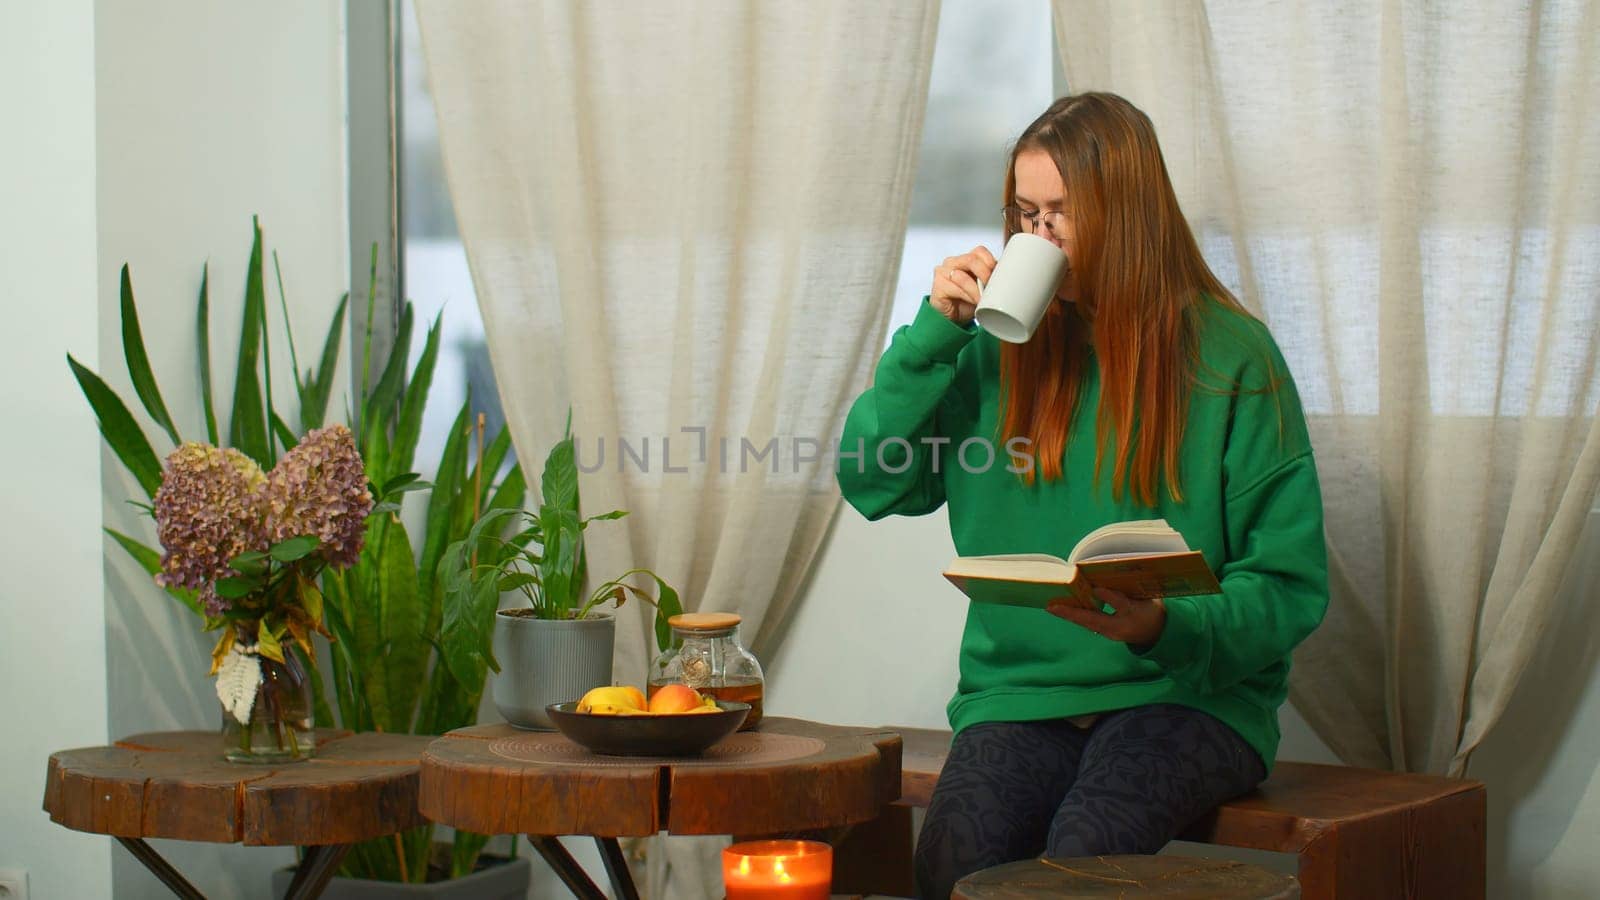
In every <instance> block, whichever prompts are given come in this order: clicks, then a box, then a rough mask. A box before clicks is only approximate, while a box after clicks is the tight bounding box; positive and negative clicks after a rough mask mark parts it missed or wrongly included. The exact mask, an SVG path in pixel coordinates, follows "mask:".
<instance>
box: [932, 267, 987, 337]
mask: <svg viewBox="0 0 1600 900" xmlns="http://www.w3.org/2000/svg"><path fill="white" fill-rule="evenodd" d="M994 267H995V258H994V254H993V253H990V252H989V249H988V248H987V247H974V248H972V250H970V251H968V252H966V253H963V254H961V255H960V256H952V257H950V258H949V259H946V260H945V261H944V262H943V263H942V264H940V265H939V266H937V267H936V268H934V270H933V289H932V290H931V291H929V292H928V302H929V303H930V304H932V306H933V308H934V309H936V310H938V311H939V314H940V315H942V316H944V317H945V318H946V319H949V320H950V321H952V322H954V323H956V324H957V325H960V326H961V327H963V328H965V327H967V325H969V324H971V322H972V316H973V313H974V312H975V311H976V310H977V308H978V301H979V299H981V298H982V296H983V289H982V288H981V287H980V286H979V282H987V281H988V280H989V276H991V275H993V274H994Z"/></svg>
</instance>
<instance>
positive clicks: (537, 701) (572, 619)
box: [439, 415, 683, 730]
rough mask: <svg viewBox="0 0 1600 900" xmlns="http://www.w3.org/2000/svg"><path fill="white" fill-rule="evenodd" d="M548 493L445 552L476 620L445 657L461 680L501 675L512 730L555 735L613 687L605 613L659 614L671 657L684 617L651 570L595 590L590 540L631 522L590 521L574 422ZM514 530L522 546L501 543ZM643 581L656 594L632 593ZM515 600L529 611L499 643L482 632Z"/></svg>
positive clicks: (502, 627) (517, 614)
mask: <svg viewBox="0 0 1600 900" xmlns="http://www.w3.org/2000/svg"><path fill="white" fill-rule="evenodd" d="M540 487H541V489H542V497H541V502H540V504H539V508H538V510H536V511H528V510H522V509H497V510H492V511H490V512H488V513H486V514H485V515H484V516H482V517H481V518H479V519H478V521H477V522H476V523H475V524H474V525H473V528H472V530H471V532H469V533H468V535H467V537H466V539H464V540H462V541H458V542H456V543H455V544H452V545H451V546H450V549H449V550H447V551H446V552H445V555H444V559H443V561H442V562H441V563H440V566H439V573H440V577H441V578H442V579H443V580H444V582H445V594H446V596H449V597H452V598H458V599H457V601H456V602H454V603H452V604H451V606H452V607H453V608H455V609H461V610H473V611H474V614H473V615H471V616H470V617H467V618H464V619H463V620H461V621H460V622H457V623H452V622H446V623H445V631H444V634H443V642H444V653H445V659H446V661H447V662H448V663H449V665H450V666H451V669H452V671H457V670H458V669H459V671H458V676H460V677H467V678H471V677H481V675H482V673H483V672H484V669H485V668H491V669H493V670H494V671H495V672H496V673H497V674H496V676H495V679H494V683H493V691H494V694H493V696H494V704H495V707H496V708H497V709H498V710H499V711H500V714H501V715H502V716H504V717H505V719H506V721H507V722H510V723H511V724H512V725H515V726H517V727H519V728H529V729H540V730H548V729H550V728H552V727H553V725H552V724H551V722H550V717H549V715H548V714H547V713H546V711H545V707H547V706H548V705H550V704H552V703H561V702H565V701H568V700H576V699H578V698H579V697H581V696H583V694H584V693H585V692H586V691H588V690H589V689H590V688H594V687H599V686H601V685H606V684H610V683H611V658H612V647H613V645H614V643H615V636H616V619H615V618H614V617H612V616H611V615H609V614H607V613H602V612H598V611H597V610H598V608H599V607H600V606H601V605H602V604H605V603H608V602H609V603H615V604H616V605H617V606H621V605H622V604H623V603H625V602H626V601H627V599H628V597H629V596H630V595H632V596H634V597H637V598H638V599H639V600H641V601H642V602H645V603H649V604H651V605H652V606H654V607H655V608H656V616H655V634H656V643H657V645H658V646H659V647H663V648H664V647H666V646H667V645H669V644H670V643H671V641H672V630H671V628H670V627H669V626H668V625H667V620H668V619H669V618H671V617H672V616H675V615H677V614H679V613H681V612H682V611H683V608H682V606H681V604H680V603H679V600H678V593H677V591H675V590H673V588H672V587H671V586H670V585H668V584H667V583H666V582H665V581H664V580H662V579H661V577H660V576H659V575H656V574H655V573H654V572H652V571H650V570H649V569H630V570H628V571H626V572H623V573H622V574H620V575H618V576H616V577H615V578H612V579H610V580H608V581H606V582H604V583H602V584H601V585H599V586H598V587H596V588H595V589H594V590H592V591H589V590H587V588H586V583H587V580H588V555H587V553H586V552H585V550H584V541H583V535H584V531H585V530H586V529H587V528H588V527H589V525H590V524H591V523H593V522H599V521H608V520H613V519H619V518H621V517H623V516H625V515H627V513H626V512H624V511H622V510H612V511H611V512H607V513H602V514H600V515H597V516H590V517H588V518H584V517H582V515H581V514H580V512H579V502H578V467H577V460H576V455H575V452H574V448H573V441H572V434H571V418H570V415H569V417H568V423H567V434H566V435H565V436H564V437H563V438H562V440H561V441H559V442H557V443H556V445H555V446H554V447H553V448H551V450H550V453H549V455H548V456H547V457H546V459H545V464H544V474H543V476H542V478H541V479H540ZM506 523H515V525H516V527H517V530H516V531H515V534H514V536H513V537H512V538H510V539H506V538H502V537H496V536H495V532H497V531H502V530H503V529H504V526H505V525H506ZM635 576H642V577H645V578H648V579H650V580H652V581H653V582H654V583H655V585H654V586H655V593H654V594H653V595H652V594H651V593H650V592H649V591H646V590H643V589H641V588H639V587H637V586H635V585H633V584H631V583H630V582H629V580H628V579H630V578H632V577H635ZM509 591H517V592H520V593H521V594H522V595H523V596H524V597H526V599H527V600H528V605H527V606H523V607H514V608H511V609H504V610H498V613H497V614H496V615H495V620H494V622H495V624H494V629H493V635H492V636H491V635H488V634H484V633H482V632H481V631H478V630H476V628H475V627H473V626H475V625H476V624H478V623H481V622H482V621H483V620H484V616H483V613H484V612H489V611H494V610H497V609H498V606H499V601H500V596H501V594H503V593H506V592H509Z"/></svg>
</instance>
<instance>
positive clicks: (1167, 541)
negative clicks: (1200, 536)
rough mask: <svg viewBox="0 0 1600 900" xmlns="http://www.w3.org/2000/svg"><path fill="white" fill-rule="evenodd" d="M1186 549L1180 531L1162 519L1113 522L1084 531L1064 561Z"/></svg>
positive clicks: (1173, 551) (1179, 551) (1143, 554)
mask: <svg viewBox="0 0 1600 900" xmlns="http://www.w3.org/2000/svg"><path fill="white" fill-rule="evenodd" d="M1188 549H1189V544H1188V542H1186V541H1185V540H1184V539H1183V535H1181V534H1179V533H1178V532H1176V531H1174V530H1173V529H1172V526H1170V525H1168V524H1167V521H1166V520H1165V519H1147V520H1140V521H1134V522H1113V523H1111V524H1110V525H1105V526H1102V527H1100V528H1096V529H1095V530H1094V531H1091V532H1089V533H1088V534H1087V535H1085V536H1084V538H1083V540H1081V541H1079V542H1078V545H1077V546H1076V547H1073V548H1072V553H1071V554H1070V555H1068V556H1067V561H1068V562H1074V563H1075V562H1078V561H1080V560H1086V559H1107V558H1120V557H1131V556H1148V555H1152V554H1158V553H1182V552H1184V551H1185V550H1188Z"/></svg>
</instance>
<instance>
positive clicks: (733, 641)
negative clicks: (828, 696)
mask: <svg viewBox="0 0 1600 900" xmlns="http://www.w3.org/2000/svg"><path fill="white" fill-rule="evenodd" d="M667 624H668V625H670V626H671V627H672V637H673V643H674V644H677V646H674V647H670V648H668V649H667V650H665V651H664V652H662V654H661V655H660V656H657V657H656V660H655V663H654V664H653V665H652V666H651V669H650V681H649V685H648V687H649V694H650V696H652V697H654V696H655V693H656V691H658V690H660V689H661V687H662V685H666V684H673V683H680V684H686V685H688V686H689V687H692V688H694V689H695V690H697V691H699V692H700V693H701V694H702V695H704V696H708V697H715V698H717V699H718V700H731V701H736V702H739V703H748V704H750V715H749V716H748V717H746V718H745V720H744V724H743V725H741V726H740V728H739V730H740V731H746V730H748V729H751V728H754V727H755V726H756V723H758V722H760V721H761V697H762V694H763V693H765V691H764V687H765V684H766V678H765V676H763V675H762V673H761V663H760V662H759V661H757V660H756V658H755V656H753V655H751V653H750V651H749V650H746V649H745V648H744V645H742V644H740V643H739V617H738V616H737V615H735V614H733V613H684V614H683V615H678V616H673V617H672V618H670V619H668V620H667Z"/></svg>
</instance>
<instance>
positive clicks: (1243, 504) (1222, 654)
mask: <svg viewBox="0 0 1600 900" xmlns="http://www.w3.org/2000/svg"><path fill="white" fill-rule="evenodd" d="M1226 505H1227V510H1226V515H1227V531H1228V543H1229V547H1230V550H1231V551H1232V552H1230V554H1229V555H1230V557H1231V558H1230V559H1228V560H1227V561H1226V562H1225V563H1223V564H1222V565H1221V566H1220V567H1219V568H1218V571H1217V578H1218V581H1219V582H1220V583H1221V585H1222V593H1221V594H1213V595H1209V596H1203V597H1172V598H1169V599H1168V600H1166V601H1165V604H1166V608H1167V624H1166V627H1165V629H1164V630H1163V631H1162V632H1161V637H1160V639H1158V640H1157V641H1156V643H1155V644H1154V645H1152V646H1151V647H1150V648H1149V649H1148V650H1147V651H1145V653H1144V654H1143V655H1144V656H1146V657H1147V658H1149V659H1153V660H1155V661H1156V662H1157V663H1158V664H1160V666H1161V667H1162V668H1163V669H1164V670H1166V672H1167V674H1169V675H1171V676H1172V677H1173V679H1175V680H1177V681H1179V682H1181V683H1183V684H1185V685H1187V686H1188V687H1190V688H1193V689H1195V690H1198V691H1200V692H1202V693H1215V692H1217V691H1222V690H1225V689H1227V688H1229V687H1232V686H1233V685H1235V684H1237V683H1238V682H1240V681H1243V680H1244V679H1246V678H1248V677H1250V676H1251V675H1254V674H1255V673H1257V672H1260V671H1261V670H1262V669H1265V668H1267V667H1268V666H1270V665H1272V664H1273V663H1275V662H1278V661H1279V660H1282V659H1285V658H1287V657H1288V656H1289V654H1290V652H1291V651H1292V650H1293V649H1294V648H1295V646H1296V645H1297V644H1299V643H1300V642H1301V641H1303V640H1305V638H1306V637H1307V636H1308V635H1310V634H1311V632H1312V631H1313V630H1314V629H1315V628H1316V627H1317V625H1319V624H1320V623H1321V622H1322V616H1323V613H1324V612H1326V611H1327V608H1328V563H1327V550H1326V546H1325V544H1324V542H1323V531H1322V500H1321V494H1320V491H1319V488H1318V485H1317V472H1316V467H1315V464H1314V463H1313V460H1312V456H1311V454H1310V453H1309V452H1306V453H1304V454H1302V455H1301V456H1298V457H1296V458H1294V459H1291V460H1289V461H1287V462H1285V463H1284V464H1282V465H1280V466H1279V467H1278V468H1277V469H1276V470H1274V471H1272V472H1271V473H1269V474H1268V475H1266V476H1265V477H1263V478H1262V479H1261V480H1259V481H1258V482H1256V483H1254V484H1252V485H1250V486H1249V487H1247V488H1246V489H1245V490H1243V491H1241V492H1240V493H1238V494H1236V495H1233V496H1230V497H1228V498H1227V500H1226Z"/></svg>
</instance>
